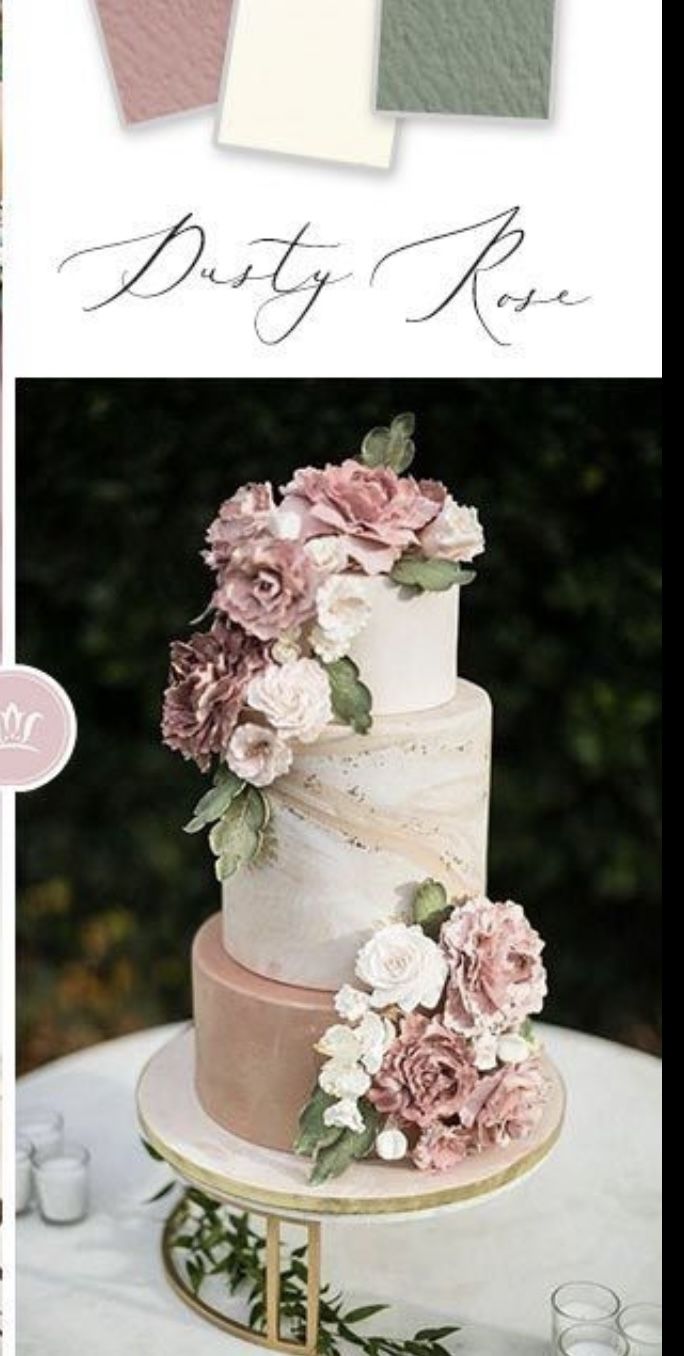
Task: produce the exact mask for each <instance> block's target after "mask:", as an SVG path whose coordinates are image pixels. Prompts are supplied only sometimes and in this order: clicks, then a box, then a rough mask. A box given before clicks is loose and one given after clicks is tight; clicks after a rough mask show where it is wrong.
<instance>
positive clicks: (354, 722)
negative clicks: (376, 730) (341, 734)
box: [323, 659, 373, 734]
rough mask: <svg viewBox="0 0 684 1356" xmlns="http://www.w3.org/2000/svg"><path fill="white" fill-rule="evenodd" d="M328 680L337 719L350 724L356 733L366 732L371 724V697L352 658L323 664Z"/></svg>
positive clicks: (344, 723)
mask: <svg viewBox="0 0 684 1356" xmlns="http://www.w3.org/2000/svg"><path fill="white" fill-rule="evenodd" d="M323 668H324V669H325V671H326V673H327V675H328V680H329V682H330V700H331V702H332V708H333V711H334V713H335V715H336V716H337V719H338V720H339V721H341V722H342V724H343V725H351V727H352V729H353V730H355V731H356V733H357V734H367V733H368V731H369V730H370V727H371V725H372V723H373V722H372V715H371V712H372V707H373V698H372V696H371V693H370V691H369V689H368V688H367V687H366V684H365V683H362V682H361V680H360V678H359V670H358V668H357V666H356V664H355V663H354V661H353V659H336V660H335V661H334V662H333V663H332V664H324V665H323Z"/></svg>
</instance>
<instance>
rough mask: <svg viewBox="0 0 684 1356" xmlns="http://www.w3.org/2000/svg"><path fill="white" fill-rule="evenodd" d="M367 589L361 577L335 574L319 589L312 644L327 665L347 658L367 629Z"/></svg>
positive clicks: (369, 606) (366, 583)
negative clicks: (334, 660)
mask: <svg viewBox="0 0 684 1356" xmlns="http://www.w3.org/2000/svg"><path fill="white" fill-rule="evenodd" d="M369 588H370V586H369V583H368V580H367V579H366V578H365V576H364V575H358V574H334V575H331V577H330V578H329V579H326V581H325V583H324V584H321V586H320V588H319V589H318V592H317V593H316V615H317V624H316V626H314V627H313V629H312V631H311V644H312V646H313V648H314V650H315V651H316V653H317V654H318V655H320V657H321V659H324V660H325V661H326V663H330V662H332V660H333V659H340V658H341V657H342V655H344V654H347V653H348V651H349V647H350V645H351V643H352V641H353V640H354V639H355V637H356V636H358V634H359V632H360V631H362V630H363V628H364V626H365V625H366V623H367V621H368V619H369V617H370V615H371V602H370V592H369Z"/></svg>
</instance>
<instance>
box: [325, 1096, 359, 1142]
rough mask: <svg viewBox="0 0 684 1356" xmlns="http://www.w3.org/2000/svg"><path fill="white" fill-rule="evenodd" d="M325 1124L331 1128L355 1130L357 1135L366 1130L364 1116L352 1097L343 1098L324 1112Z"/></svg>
mask: <svg viewBox="0 0 684 1356" xmlns="http://www.w3.org/2000/svg"><path fill="white" fill-rule="evenodd" d="M323 1124H324V1125H327V1126H329V1127H330V1128H335V1127H339V1129H340V1130H353V1131H354V1133H355V1134H357V1135H360V1134H361V1132H362V1131H363V1130H365V1128H366V1127H365V1124H364V1119H363V1116H362V1115H361V1112H360V1111H359V1108H358V1106H357V1105H356V1102H355V1101H354V1100H353V1098H351V1097H343V1098H342V1099H341V1101H339V1102H333V1105H332V1106H329V1107H328V1108H327V1110H326V1111H324V1112H323Z"/></svg>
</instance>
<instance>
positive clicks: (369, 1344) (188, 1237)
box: [156, 1187, 459, 1356]
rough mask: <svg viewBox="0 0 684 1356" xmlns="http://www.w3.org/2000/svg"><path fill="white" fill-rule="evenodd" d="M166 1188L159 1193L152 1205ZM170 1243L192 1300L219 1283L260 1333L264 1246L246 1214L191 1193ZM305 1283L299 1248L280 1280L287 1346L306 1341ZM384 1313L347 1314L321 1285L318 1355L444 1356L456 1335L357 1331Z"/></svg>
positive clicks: (360, 1310) (379, 1307)
mask: <svg viewBox="0 0 684 1356" xmlns="http://www.w3.org/2000/svg"><path fill="white" fill-rule="evenodd" d="M170 1189H171V1188H170V1187H169V1188H164V1189H163V1190H162V1192H160V1193H158V1195H157V1197H156V1199H159V1196H161V1195H165V1194H166V1193H167V1191H168V1190H170ZM170 1243H171V1247H172V1249H173V1250H174V1252H177V1253H180V1254H181V1256H182V1266H183V1268H184V1270H185V1275H186V1277H187V1281H188V1284H189V1285H190V1287H191V1289H192V1292H193V1294H194V1295H195V1296H199V1295H200V1292H201V1290H202V1287H203V1286H204V1284H205V1283H206V1282H207V1281H208V1280H209V1279H210V1278H212V1277H217V1276H222V1277H223V1278H224V1279H225V1283H226V1286H227V1289H228V1293H229V1294H230V1295H239V1294H243V1295H244V1296H245V1297H246V1299H247V1303H248V1306H249V1313H248V1324H249V1327H250V1328H251V1329H252V1331H253V1332H256V1333H261V1332H264V1331H265V1327H266V1267H265V1257H264V1253H265V1249H266V1240H265V1238H264V1237H263V1236H262V1235H261V1234H260V1233H258V1232H257V1230H256V1229H254V1228H253V1227H252V1225H251V1222H250V1216H249V1214H247V1213H245V1212H239V1213H238V1212H233V1211H229V1210H228V1208H227V1207H226V1206H222V1205H220V1204H218V1203H217V1202H216V1201H213V1200H211V1199H210V1198H209V1197H208V1196H205V1195H204V1194H203V1193H202V1192H200V1191H197V1190H196V1189H195V1188H194V1187H192V1188H190V1189H189V1190H188V1191H186V1193H185V1195H184V1196H183V1198H182V1200H181V1202H180V1205H179V1207H178V1208H177V1212H176V1216H175V1224H174V1228H173V1231H172V1234H171V1238H170ZM307 1282H308V1268H307V1245H306V1244H303V1245H301V1246H300V1247H297V1248H292V1249H291V1250H290V1251H289V1252H288V1255H287V1259H286V1264H285V1267H284V1269H283V1271H282V1273H281V1312H282V1316H283V1318H284V1319H285V1321H286V1322H287V1323H288V1324H289V1326H290V1329H291V1334H292V1340H293V1341H302V1342H303V1341H304V1340H305V1337H306V1314H307ZM387 1308H388V1306H387V1305H386V1304H367V1305H363V1306H361V1307H356V1308H350V1307H349V1305H348V1304H347V1302H346V1301H345V1299H344V1296H343V1295H341V1294H339V1293H335V1292H333V1291H332V1290H331V1287H330V1286H329V1285H324V1286H323V1287H322V1289H321V1299H320V1331H319V1338H318V1351H319V1352H320V1353H321V1356H343V1346H342V1343H345V1342H346V1343H349V1344H350V1345H352V1346H354V1347H357V1348H358V1349H359V1350H360V1351H363V1352H366V1353H367V1354H368V1356H451V1353H450V1352H449V1350H448V1348H447V1347H445V1346H444V1345H443V1343H444V1342H445V1341H446V1339H447V1338H449V1337H452V1336H453V1334H454V1333H456V1332H458V1331H459V1329H458V1328H457V1327H435V1328H422V1329H421V1330H420V1331H419V1332H417V1333H416V1334H415V1336H414V1337H412V1338H408V1339H406V1340H405V1341H400V1340H399V1339H398V1338H395V1337H382V1336H368V1335H367V1334H362V1333H360V1332H359V1331H358V1327H359V1325H360V1324H364V1323H366V1322H367V1321H368V1320H369V1319H371V1318H375V1317H376V1316H377V1315H378V1314H380V1313H383V1312H385V1310H386V1309H387Z"/></svg>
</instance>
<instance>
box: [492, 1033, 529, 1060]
mask: <svg viewBox="0 0 684 1356" xmlns="http://www.w3.org/2000/svg"><path fill="white" fill-rule="evenodd" d="M496 1053H497V1056H498V1058H499V1059H500V1060H501V1063H502V1064H524V1062H525V1060H526V1059H529V1057H530V1055H531V1054H532V1048H531V1046H530V1044H529V1042H528V1041H526V1040H525V1037H524V1036H518V1035H516V1034H515V1032H512V1031H511V1032H509V1033H508V1035H505V1036H499V1039H498V1041H497V1046H496Z"/></svg>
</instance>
